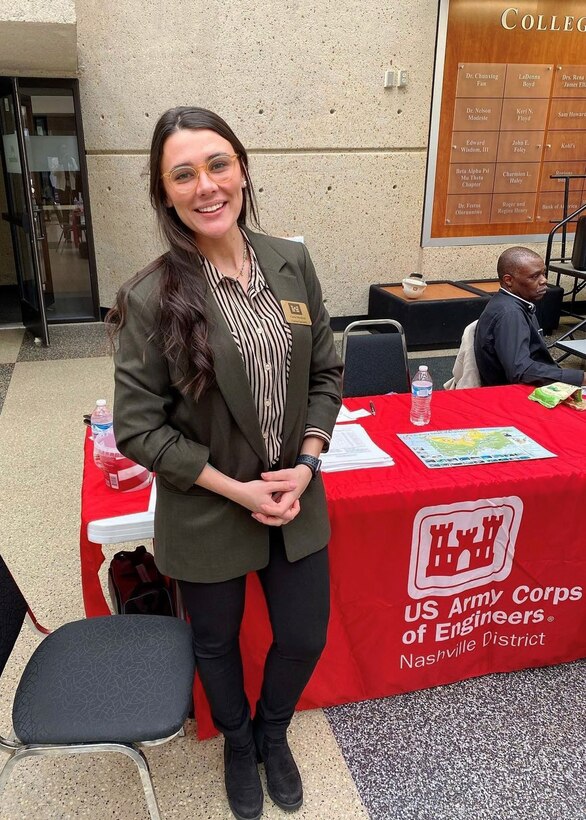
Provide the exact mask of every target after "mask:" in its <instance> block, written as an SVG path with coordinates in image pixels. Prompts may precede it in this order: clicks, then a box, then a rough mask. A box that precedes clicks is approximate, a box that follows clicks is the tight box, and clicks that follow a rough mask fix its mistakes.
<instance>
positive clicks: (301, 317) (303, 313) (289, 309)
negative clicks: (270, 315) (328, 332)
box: [281, 299, 311, 325]
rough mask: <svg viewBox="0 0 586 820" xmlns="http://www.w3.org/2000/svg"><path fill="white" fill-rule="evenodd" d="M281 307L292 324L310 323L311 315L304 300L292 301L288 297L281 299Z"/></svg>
mask: <svg viewBox="0 0 586 820" xmlns="http://www.w3.org/2000/svg"><path fill="white" fill-rule="evenodd" d="M281 307H282V308H283V313H284V314H285V319H286V320H287V321H288V322H289V324H290V325H310V324H311V316H310V315H309V311H308V310H307V305H305V304H304V303H303V302H290V301H289V300H288V299H281Z"/></svg>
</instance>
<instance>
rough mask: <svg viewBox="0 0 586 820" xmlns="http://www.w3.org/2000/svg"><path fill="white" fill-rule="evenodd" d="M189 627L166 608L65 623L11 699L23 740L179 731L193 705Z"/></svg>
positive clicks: (121, 739) (124, 737) (117, 738)
mask: <svg viewBox="0 0 586 820" xmlns="http://www.w3.org/2000/svg"><path fill="white" fill-rule="evenodd" d="M194 673H195V660H194V655H193V643H192V634H191V629H190V627H189V626H188V624H186V623H185V622H184V621H180V620H179V619H177V618H171V617H163V616H160V615H113V616H107V617H103V618H90V619H88V620H83V621H74V622H72V623H69V624H65V625H64V626H62V627H60V628H59V629H57V630H55V632H52V633H51V634H50V635H48V636H47V637H46V638H45V640H44V641H43V642H42V643H41V644H40V645H39V646H38V647H37V649H36V650H35V652H34V653H33V655H32V656H31V658H30V660H29V662H28V664H27V666H26V668H25V670H24V673H23V675H22V678H21V680H20V683H19V686H18V689H17V691H16V696H15V699H14V706H13V715H12V717H13V726H14V731H15V733H16V735H17V737H18V738H19V739H20V740H21V741H22V742H23V743H96V742H106V741H111V742H117V743H132V742H137V741H141V740H157V739H161V738H165V737H169V735H172V734H173V733H174V732H177V731H178V730H179V729H180V728H181V726H182V725H183V722H184V721H185V719H186V717H187V715H188V713H189V709H190V706H191V696H192V689H193V676H194Z"/></svg>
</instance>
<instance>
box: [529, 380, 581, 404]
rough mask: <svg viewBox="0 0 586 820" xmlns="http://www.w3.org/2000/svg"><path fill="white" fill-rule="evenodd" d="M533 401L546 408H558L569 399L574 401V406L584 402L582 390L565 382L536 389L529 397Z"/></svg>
mask: <svg viewBox="0 0 586 820" xmlns="http://www.w3.org/2000/svg"><path fill="white" fill-rule="evenodd" d="M529 398H530V399H531V401H537V402H539V404H542V405H543V406H544V407H556V406H557V405H558V404H561V403H562V402H563V401H566V400H567V399H570V398H571V399H572V404H574V403H576V404H577V403H581V402H582V390H581V388H580V387H576V385H574V384H564V383H563V382H553V384H544V385H543V387H536V388H535V390H534V391H533V393H531V394H530V395H529Z"/></svg>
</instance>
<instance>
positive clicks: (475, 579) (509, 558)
mask: <svg viewBox="0 0 586 820" xmlns="http://www.w3.org/2000/svg"><path fill="white" fill-rule="evenodd" d="M522 517H523V502H522V500H521V499H520V498H519V497H518V496H515V495H511V496H506V497H501V498H479V499H477V500H476V501H460V502H455V503H453V504H439V505H433V506H429V507H422V508H421V509H420V510H419V511H418V512H417V513H416V514H415V517H414V519H413V530H412V536H411V557H410V560H409V581H408V590H409V595H410V597H411V598H413V599H417V598H425V597H427V596H428V595H436V596H437V595H455V594H457V593H458V594H459V593H461V592H464V591H466V590H468V589H474V587H478V586H483V585H484V584H487V583H489V582H495V581H504V580H505V578H507V577H508V575H509V573H510V572H511V568H512V565H513V557H514V555H515V544H516V541H517V535H518V533H519V526H520V524H521V519H522Z"/></svg>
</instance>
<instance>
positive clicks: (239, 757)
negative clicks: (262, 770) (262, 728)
mask: <svg viewBox="0 0 586 820" xmlns="http://www.w3.org/2000/svg"><path fill="white" fill-rule="evenodd" d="M224 782H225V784H226V794H227V795H228V803H229V804H230V809H231V810H232V814H233V815H234V817H236V818H238V820H258V819H259V817H260V816H261V814H262V804H263V792H262V785H261V782H260V777H259V776H258V766H257V759H256V750H255V747H254V743H252V742H251V743H250V746H249V747H247V748H246V749H233V748H232V747H231V746H230V743H229V741H228V740H226V739H225V740H224Z"/></svg>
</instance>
